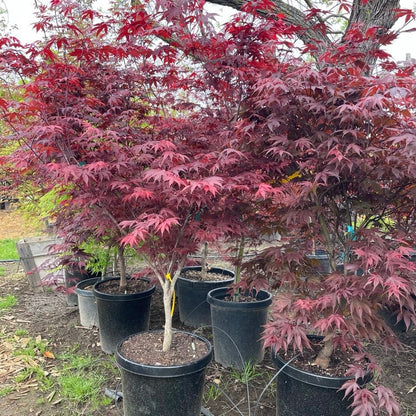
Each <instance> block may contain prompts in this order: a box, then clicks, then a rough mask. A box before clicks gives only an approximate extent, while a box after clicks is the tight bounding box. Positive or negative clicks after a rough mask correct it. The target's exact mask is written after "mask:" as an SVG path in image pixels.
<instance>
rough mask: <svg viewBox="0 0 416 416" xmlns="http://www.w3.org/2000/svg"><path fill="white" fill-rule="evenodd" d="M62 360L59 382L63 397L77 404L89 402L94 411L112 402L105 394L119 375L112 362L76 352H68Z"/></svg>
mask: <svg viewBox="0 0 416 416" xmlns="http://www.w3.org/2000/svg"><path fill="white" fill-rule="evenodd" d="M60 359H62V360H64V363H63V367H62V369H61V371H60V377H59V378H58V380H57V382H58V384H59V391H60V394H61V396H62V397H64V398H66V399H68V400H70V401H71V402H74V403H76V404H83V403H85V402H88V404H89V406H90V407H91V408H92V409H93V410H95V409H97V408H98V407H100V406H105V405H108V404H110V403H111V402H112V399H111V398H109V397H106V396H104V394H103V393H104V389H105V387H107V386H106V384H107V383H109V379H111V376H112V377H115V376H116V375H117V374H118V373H117V370H116V368H115V366H114V364H113V363H112V362H110V361H107V360H99V359H97V358H95V357H93V356H91V355H80V354H78V353H76V352H74V351H70V352H67V353H66V354H64V355H62V356H61V357H60Z"/></svg>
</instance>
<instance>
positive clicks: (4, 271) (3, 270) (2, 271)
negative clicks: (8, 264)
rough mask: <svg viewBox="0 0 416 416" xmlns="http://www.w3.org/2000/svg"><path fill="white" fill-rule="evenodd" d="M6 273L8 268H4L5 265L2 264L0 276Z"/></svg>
mask: <svg viewBox="0 0 416 416" xmlns="http://www.w3.org/2000/svg"><path fill="white" fill-rule="evenodd" d="M5 273H6V270H5V269H4V267H1V266H0V277H1V276H4V275H5Z"/></svg>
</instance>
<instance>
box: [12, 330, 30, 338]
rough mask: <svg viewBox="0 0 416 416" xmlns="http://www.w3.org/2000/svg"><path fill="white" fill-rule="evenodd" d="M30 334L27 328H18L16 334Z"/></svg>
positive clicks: (21, 335) (22, 335) (23, 335)
mask: <svg viewBox="0 0 416 416" xmlns="http://www.w3.org/2000/svg"><path fill="white" fill-rule="evenodd" d="M28 334H29V332H28V330H27V329H24V328H18V329H16V331H15V333H14V335H16V336H17V337H25V336H27V335H28Z"/></svg>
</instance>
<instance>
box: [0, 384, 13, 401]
mask: <svg viewBox="0 0 416 416" xmlns="http://www.w3.org/2000/svg"><path fill="white" fill-rule="evenodd" d="M14 390H16V389H15V388H14V387H11V386H7V387H4V388H2V389H0V398H2V397H5V396H7V395H8V394H10V393H11V392H12V391H14Z"/></svg>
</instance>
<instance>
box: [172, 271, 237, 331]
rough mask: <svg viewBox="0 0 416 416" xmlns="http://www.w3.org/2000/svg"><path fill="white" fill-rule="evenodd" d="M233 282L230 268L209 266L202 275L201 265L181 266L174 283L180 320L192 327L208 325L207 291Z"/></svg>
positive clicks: (209, 317)
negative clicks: (206, 271)
mask: <svg viewBox="0 0 416 416" xmlns="http://www.w3.org/2000/svg"><path fill="white" fill-rule="evenodd" d="M233 282H234V273H233V272H232V271H230V270H225V269H221V268H218V267H211V268H210V269H209V271H208V273H207V274H206V275H205V276H204V275H203V274H202V273H201V266H191V267H185V268H183V269H182V271H181V275H180V277H179V279H178V281H177V283H176V291H177V295H178V306H179V319H180V320H181V322H183V323H184V324H185V325H188V326H190V327H192V328H200V327H202V326H210V325H211V310H210V306H209V303H208V302H207V295H208V292H210V291H211V290H213V289H216V288H219V287H227V286H229V285H230V284H231V283H233Z"/></svg>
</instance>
